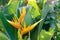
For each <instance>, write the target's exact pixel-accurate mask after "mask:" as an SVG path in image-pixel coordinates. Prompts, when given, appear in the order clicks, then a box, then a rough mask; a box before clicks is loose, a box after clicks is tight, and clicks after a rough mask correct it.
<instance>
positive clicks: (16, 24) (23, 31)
mask: <svg viewBox="0 0 60 40" xmlns="http://www.w3.org/2000/svg"><path fill="white" fill-rule="evenodd" d="M25 14H26V8H25V7H23V9H22V13H21V16H20V17H19V19H18V21H9V20H7V21H8V22H9V23H10V24H11V25H12V26H13V27H15V28H17V29H20V33H21V35H22V36H23V35H24V34H26V33H28V32H29V31H31V30H32V29H34V28H35V27H36V26H37V24H38V23H40V22H41V21H42V20H43V19H41V20H39V21H38V22H36V23H34V24H32V25H30V26H28V27H27V28H26V23H25V22H24V27H23V26H22V22H23V20H24V17H25Z"/></svg>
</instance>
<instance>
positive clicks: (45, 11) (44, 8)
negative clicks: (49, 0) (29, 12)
mask: <svg viewBox="0 0 60 40" xmlns="http://www.w3.org/2000/svg"><path fill="white" fill-rule="evenodd" d="M49 11H50V7H49V5H48V4H44V7H43V9H42V14H41V18H40V19H45V17H46V16H47V14H48V12H49ZM44 21H45V20H43V21H42V22H41V23H40V24H39V32H40V31H41V28H42V26H43V23H44Z"/></svg>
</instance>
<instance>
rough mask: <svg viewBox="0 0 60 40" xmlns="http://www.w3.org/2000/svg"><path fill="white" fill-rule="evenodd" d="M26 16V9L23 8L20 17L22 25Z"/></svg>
mask: <svg viewBox="0 0 60 40" xmlns="http://www.w3.org/2000/svg"><path fill="white" fill-rule="evenodd" d="M25 14H26V7H23V8H22V13H21V16H20V17H19V21H20V23H22V21H23V20H24V16H25Z"/></svg>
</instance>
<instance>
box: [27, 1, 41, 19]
mask: <svg viewBox="0 0 60 40" xmlns="http://www.w3.org/2000/svg"><path fill="white" fill-rule="evenodd" d="M28 5H30V6H32V7H33V8H34V11H32V10H33V8H30V10H31V12H33V13H32V14H33V18H35V17H37V16H39V15H40V14H41V13H40V10H39V8H38V6H37V3H36V0H31V1H30V0H28Z"/></svg>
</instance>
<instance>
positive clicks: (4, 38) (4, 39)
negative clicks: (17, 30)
mask: <svg viewBox="0 0 60 40" xmlns="http://www.w3.org/2000/svg"><path fill="white" fill-rule="evenodd" d="M0 40H10V39H9V38H8V37H7V36H6V35H5V34H3V33H2V32H0Z"/></svg>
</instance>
